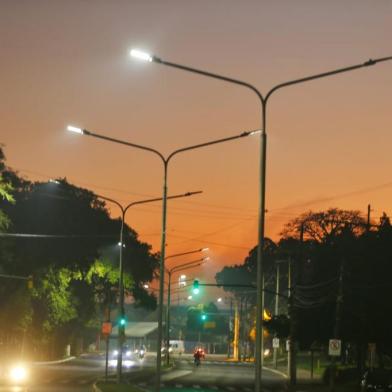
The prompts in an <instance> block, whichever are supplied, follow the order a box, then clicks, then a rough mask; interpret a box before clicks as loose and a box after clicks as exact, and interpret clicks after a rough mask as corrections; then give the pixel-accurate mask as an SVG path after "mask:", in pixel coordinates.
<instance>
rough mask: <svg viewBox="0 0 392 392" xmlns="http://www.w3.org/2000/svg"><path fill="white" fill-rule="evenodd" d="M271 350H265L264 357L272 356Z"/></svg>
mask: <svg viewBox="0 0 392 392" xmlns="http://www.w3.org/2000/svg"><path fill="white" fill-rule="evenodd" d="M270 352H271V350H270V349H269V348H266V349H265V350H264V356H265V357H267V356H268V355H270Z"/></svg>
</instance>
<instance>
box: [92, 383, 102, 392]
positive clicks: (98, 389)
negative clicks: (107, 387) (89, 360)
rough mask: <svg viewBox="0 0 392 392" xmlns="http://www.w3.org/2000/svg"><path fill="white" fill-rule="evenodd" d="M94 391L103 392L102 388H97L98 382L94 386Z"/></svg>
mask: <svg viewBox="0 0 392 392" xmlns="http://www.w3.org/2000/svg"><path fill="white" fill-rule="evenodd" d="M93 391H94V392H102V390H101V388H98V387H97V383H96V382H95V383H94V384H93Z"/></svg>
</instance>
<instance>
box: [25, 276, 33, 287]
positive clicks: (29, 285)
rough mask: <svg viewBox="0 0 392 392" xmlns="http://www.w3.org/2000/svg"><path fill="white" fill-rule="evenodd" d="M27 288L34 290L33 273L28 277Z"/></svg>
mask: <svg viewBox="0 0 392 392" xmlns="http://www.w3.org/2000/svg"><path fill="white" fill-rule="evenodd" d="M27 288H28V289H29V290H32V289H33V288H34V282H33V277H32V275H30V276H29V277H28V278H27Z"/></svg>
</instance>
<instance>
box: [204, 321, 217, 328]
mask: <svg viewBox="0 0 392 392" xmlns="http://www.w3.org/2000/svg"><path fill="white" fill-rule="evenodd" d="M215 327H216V323H215V321H206V322H205V323H204V328H205V329H207V328H215Z"/></svg>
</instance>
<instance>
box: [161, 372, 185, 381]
mask: <svg viewBox="0 0 392 392" xmlns="http://www.w3.org/2000/svg"><path fill="white" fill-rule="evenodd" d="M191 373H192V371H191V370H174V371H172V372H170V373H167V374H164V375H163V376H162V381H171V380H174V379H176V378H178V377H183V376H187V375H188V374H191Z"/></svg>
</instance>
